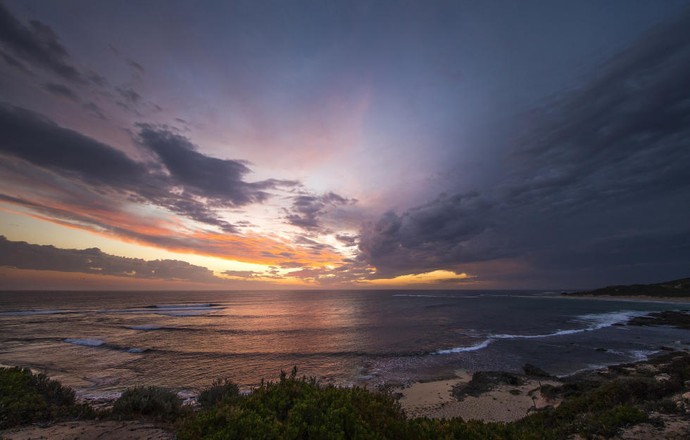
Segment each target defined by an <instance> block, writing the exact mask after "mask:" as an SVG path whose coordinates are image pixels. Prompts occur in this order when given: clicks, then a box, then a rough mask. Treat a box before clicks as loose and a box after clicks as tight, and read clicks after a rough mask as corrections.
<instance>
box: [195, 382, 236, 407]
mask: <svg viewBox="0 0 690 440" xmlns="http://www.w3.org/2000/svg"><path fill="white" fill-rule="evenodd" d="M239 397H240V388H239V387H238V386H237V384H235V383H234V382H232V381H231V380H229V379H216V380H214V381H213V384H212V385H211V388H207V389H205V390H203V391H202V392H201V393H200V394H199V397H198V398H197V400H198V402H199V405H201V407H202V408H206V409H208V408H210V407H212V406H214V405H217V404H218V403H220V402H229V401H233V400H236V399H238V398H239Z"/></svg>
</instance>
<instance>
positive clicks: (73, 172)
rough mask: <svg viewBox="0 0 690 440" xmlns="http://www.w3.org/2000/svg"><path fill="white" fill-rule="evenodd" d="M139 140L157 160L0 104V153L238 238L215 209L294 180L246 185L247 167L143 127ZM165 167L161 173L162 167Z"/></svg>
mask: <svg viewBox="0 0 690 440" xmlns="http://www.w3.org/2000/svg"><path fill="white" fill-rule="evenodd" d="M139 138H140V141H141V143H142V145H144V146H145V147H146V148H148V149H150V150H151V151H152V152H154V153H155V154H156V156H157V158H158V159H159V161H158V162H154V163H144V162H137V161H135V160H133V159H131V158H130V157H128V156H127V155H126V154H124V153H122V152H121V151H119V150H117V149H115V148H113V147H111V146H109V145H106V144H103V143H101V142H98V141H96V140H94V139H92V138H89V137H86V136H84V135H82V134H80V133H78V132H75V131H73V130H69V129H66V128H63V127H60V126H58V125H56V124H55V123H53V122H51V121H49V120H47V119H46V118H44V117H42V116H40V115H37V114H35V113H33V112H30V111H28V110H24V109H20V108H17V107H11V106H8V105H0V153H2V154H5V155H10V156H13V157H16V158H19V159H22V160H24V161H26V162H29V163H31V164H33V165H36V166H39V167H42V168H44V169H47V170H50V171H51V172H53V173H56V174H58V175H60V176H62V177H65V178H67V179H71V180H76V181H81V182H85V183H87V184H89V185H96V186H107V187H109V188H110V189H111V190H114V191H117V192H119V193H121V194H125V195H128V197H130V198H131V199H132V200H138V201H141V202H148V203H153V204H155V205H157V206H161V207H164V208H166V209H169V210H170V211H172V212H174V213H176V214H180V215H183V216H185V217H187V218H190V219H192V220H195V221H198V222H201V223H205V224H208V225H213V226H218V227H220V228H221V229H222V230H224V231H226V232H236V229H235V228H234V226H233V225H231V224H230V223H229V222H227V221H225V220H223V219H222V218H220V217H219V216H218V214H217V213H216V212H215V211H214V208H222V207H238V206H243V205H247V204H250V203H257V202H262V201H264V200H266V199H267V198H268V193H267V192H266V190H269V189H275V188H277V187H280V186H292V185H296V184H297V182H292V181H283V180H275V179H270V180H265V181H260V182H246V181H244V180H243V177H244V175H246V174H247V173H249V171H250V170H249V168H247V166H246V165H244V163H242V162H239V161H233V160H222V159H216V158H212V157H208V156H205V155H203V154H201V153H199V152H197V151H196V149H195V147H194V146H193V145H192V144H191V143H190V142H189V140H188V139H186V138H184V137H182V136H179V135H176V134H173V133H171V132H169V131H166V130H164V129H154V128H153V127H151V126H142V129H141V131H140V133H139ZM162 168H164V169H162Z"/></svg>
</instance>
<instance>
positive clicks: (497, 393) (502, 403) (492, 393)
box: [395, 349, 690, 433]
mask: <svg viewBox="0 0 690 440" xmlns="http://www.w3.org/2000/svg"><path fill="white" fill-rule="evenodd" d="M675 355H679V356H685V357H686V358H687V359H688V360H690V349H681V350H675V351H672V352H659V353H656V354H653V355H651V356H650V357H649V358H647V359H644V360H639V361H634V362H629V363H619V364H612V365H608V366H604V367H598V368H593V369H587V370H582V371H578V372H575V373H572V374H569V375H567V376H558V377H556V376H548V377H547V376H535V375H529V374H517V375H514V376H517V377H519V378H521V379H522V380H523V382H522V383H520V384H519V385H510V384H506V383H500V382H497V383H494V384H492V386H490V387H489V389H486V390H483V391H482V392H480V393H478V394H476V395H467V396H464V397H463V398H461V399H458V398H456V396H454V395H453V394H454V392H453V389H454V388H455V387H460V388H462V387H467V385H468V384H469V383H470V382H471V381H472V378H473V374H472V373H470V372H469V371H466V370H456V377H455V378H451V379H447V378H446V379H439V380H434V381H426V382H419V381H417V382H412V383H411V384H409V385H407V386H401V387H397V388H395V393H396V394H395V395H396V396H397V397H398V402H399V403H400V405H401V407H402V408H403V410H404V411H405V414H406V415H407V416H408V417H409V418H415V417H428V418H431V419H451V418H455V417H460V418H462V419H463V420H465V421H469V420H478V421H482V422H505V423H509V422H515V421H518V420H521V419H523V418H525V417H526V416H528V415H530V414H531V413H533V412H539V411H543V410H544V409H547V408H549V407H553V408H557V407H558V406H559V405H560V403H561V402H562V401H563V397H562V396H553V395H550V394H549V393H548V392H545V390H546V391H548V390H549V389H553V388H554V387H556V388H557V387H561V386H564V385H566V386H567V385H568V384H578V383H585V382H592V381H594V382H597V381H599V382H602V383H603V382H606V381H613V380H616V379H619V378H621V377H626V378H628V377H636V376H644V377H651V378H654V380H656V381H658V382H663V381H664V380H665V379H666V377H665V375H664V374H663V373H661V374H656V373H657V372H658V370H659V366H660V365H663V363H664V362H665V361H666V360H667V359H668V358H673V356H675ZM475 373H486V372H483V371H478V372H475ZM496 373H499V374H500V373H502V372H496ZM686 385H687V384H686ZM542 387H543V388H542ZM686 391H687V389H686ZM679 399H680V400H683V399H684V400H688V401H690V400H689V399H690V393H687V392H686V393H684V394H683V397H682V398H680V397H679ZM683 419H684V420H686V421H687V423H686V424H685V425H684V427H683V429H687V432H688V433H690V418H688V417H684V418H683Z"/></svg>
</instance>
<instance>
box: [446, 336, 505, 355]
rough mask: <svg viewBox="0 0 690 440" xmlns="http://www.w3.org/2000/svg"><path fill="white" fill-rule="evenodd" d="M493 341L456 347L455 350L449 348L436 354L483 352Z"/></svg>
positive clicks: (487, 340)
mask: <svg viewBox="0 0 690 440" xmlns="http://www.w3.org/2000/svg"><path fill="white" fill-rule="evenodd" d="M491 342H492V340H491V339H486V340H484V341H482V342H480V343H478V344H475V345H470V346H469V347H455V348H449V349H446V350H438V351H436V352H435V353H434V354H453V353H465V352H468V351H477V350H482V349H484V348H486V347H488V346H489V344H491Z"/></svg>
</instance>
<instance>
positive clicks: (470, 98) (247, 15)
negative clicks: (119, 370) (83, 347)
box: [0, 0, 690, 290]
mask: <svg viewBox="0 0 690 440" xmlns="http://www.w3.org/2000/svg"><path fill="white" fill-rule="evenodd" d="M688 29H690V1H687V0H686V1H679V0H666V1H663V2H659V1H655V0H640V1H635V2H631V1H628V0H621V1H614V0H604V1H601V0H596V1H586V0H584V1H577V2H574V1H536V0H529V1H519V2H518V1H500V0H493V1H488V2H487V1H477V0H467V1H462V0H457V1H390V2H386V1H288V2H286V1H261V0H260V1H210V0H203V1H171V0H164V1H163V0H161V1H153V0H143V1H142V0H137V1H128V0H120V1H98V2H94V1H90V0H61V1H54V2H46V1H41V0H37V1H32V0H21V1H11V0H10V1H8V0H4V1H0V289H109V290H113V289H115V290H117V289H188V290H194V289H202V290H208V289H312V288H313V289H359V288H376V289H379V288H451V289H587V288H596V287H600V286H603V285H610V284H629V283H647V282H659V281H664V280H671V279H676V278H682V277H687V276H689V275H690V171H689V169H690V31H688Z"/></svg>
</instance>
